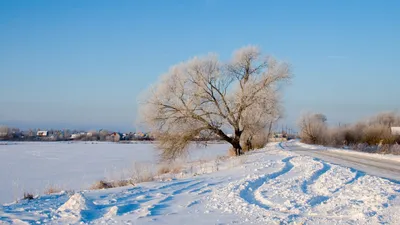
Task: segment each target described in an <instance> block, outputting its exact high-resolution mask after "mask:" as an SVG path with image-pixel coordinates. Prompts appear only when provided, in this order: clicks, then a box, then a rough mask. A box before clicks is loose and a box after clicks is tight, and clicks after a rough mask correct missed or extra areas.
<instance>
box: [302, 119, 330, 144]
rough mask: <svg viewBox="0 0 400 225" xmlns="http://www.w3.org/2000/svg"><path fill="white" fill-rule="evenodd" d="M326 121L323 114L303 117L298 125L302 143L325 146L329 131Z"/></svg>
mask: <svg viewBox="0 0 400 225" xmlns="http://www.w3.org/2000/svg"><path fill="white" fill-rule="evenodd" d="M326 120H327V119H326V116H325V115H323V114H312V113H308V114H305V115H303V116H301V118H300V120H299V122H298V124H299V127H300V138H301V139H302V141H303V142H306V143H310V144H324V141H325V140H324V138H325V133H326V131H327V126H326Z"/></svg>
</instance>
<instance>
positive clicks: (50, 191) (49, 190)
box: [44, 186, 62, 195]
mask: <svg viewBox="0 0 400 225" xmlns="http://www.w3.org/2000/svg"><path fill="white" fill-rule="evenodd" d="M61 191H62V190H61V189H60V188H58V187H55V186H49V187H47V189H46V191H45V192H44V193H45V194H46V195H50V194H56V193H60V192H61Z"/></svg>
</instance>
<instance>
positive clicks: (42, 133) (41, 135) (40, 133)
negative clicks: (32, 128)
mask: <svg viewBox="0 0 400 225" xmlns="http://www.w3.org/2000/svg"><path fill="white" fill-rule="evenodd" d="M47 135H49V132H48V131H45V130H39V131H38V132H37V133H36V136H38V137H47Z"/></svg>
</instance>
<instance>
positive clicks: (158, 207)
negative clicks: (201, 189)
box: [147, 181, 204, 216]
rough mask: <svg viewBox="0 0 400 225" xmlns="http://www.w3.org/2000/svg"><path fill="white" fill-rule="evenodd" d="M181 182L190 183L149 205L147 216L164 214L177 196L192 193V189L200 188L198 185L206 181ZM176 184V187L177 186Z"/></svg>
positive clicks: (182, 183)
mask: <svg viewBox="0 0 400 225" xmlns="http://www.w3.org/2000/svg"><path fill="white" fill-rule="evenodd" d="M190 183H191V182H181V183H180V184H181V185H184V184H189V185H187V186H184V187H179V188H178V189H177V190H174V191H173V192H172V193H170V194H168V196H167V197H166V198H164V199H162V200H160V201H159V202H158V203H156V204H152V205H150V206H148V210H149V212H148V214H147V216H159V215H162V212H163V211H164V210H165V209H167V208H169V207H170V203H171V202H172V201H174V200H175V198H176V197H177V196H179V195H181V194H190V191H191V190H193V189H198V186H199V185H201V184H203V183H204V181H196V182H193V183H191V184H190ZM176 186H177V185H175V186H174V187H176Z"/></svg>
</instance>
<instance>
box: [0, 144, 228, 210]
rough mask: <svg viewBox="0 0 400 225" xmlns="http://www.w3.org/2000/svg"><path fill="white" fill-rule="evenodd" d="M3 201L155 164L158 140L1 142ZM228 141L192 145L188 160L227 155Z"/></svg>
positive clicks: (116, 176) (88, 183)
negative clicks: (134, 142) (124, 141)
mask: <svg viewBox="0 0 400 225" xmlns="http://www.w3.org/2000/svg"><path fill="white" fill-rule="evenodd" d="M1 143H2V144H1V145H0V171H1V173H0V181H1V185H0V204H1V203H7V202H12V201H15V200H17V199H19V198H21V197H22V196H23V193H24V192H29V193H33V194H42V193H43V192H44V191H45V190H46V189H48V188H49V187H55V188H57V189H62V190H81V189H87V188H88V187H90V186H91V185H93V184H94V183H95V182H96V181H98V180H100V179H108V180H113V179H122V178H126V177H127V176H129V175H131V174H132V171H133V170H135V166H136V165H135V164H138V163H141V164H145V165H148V167H153V165H154V164H155V163H156V162H157V160H158V154H159V153H158V151H157V150H156V148H155V145H154V144H146V143H137V144H116V143H105V142H1ZM228 149H229V146H228V145H225V144H210V145H208V146H207V147H202V146H192V148H191V150H190V154H189V155H188V157H187V158H185V159H182V160H184V161H193V160H198V159H210V158H215V157H216V156H218V155H226V154H227V151H228Z"/></svg>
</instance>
